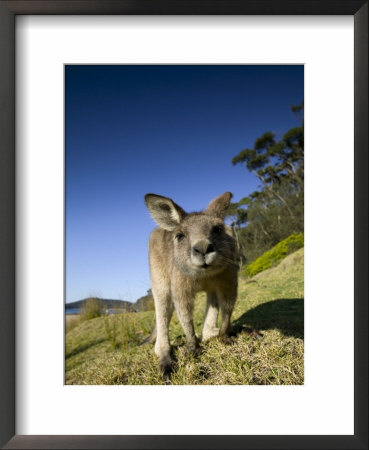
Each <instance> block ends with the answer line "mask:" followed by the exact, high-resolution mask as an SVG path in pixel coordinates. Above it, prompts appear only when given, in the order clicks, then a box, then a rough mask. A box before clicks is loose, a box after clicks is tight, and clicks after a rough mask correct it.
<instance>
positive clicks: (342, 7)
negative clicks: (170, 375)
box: [0, 0, 369, 449]
mask: <svg viewBox="0 0 369 450" xmlns="http://www.w3.org/2000/svg"><path fill="white" fill-rule="evenodd" d="M19 14H89V15H91V14H98V15H100V14H101V15H102V14H114V15H115V14H124V15H130V14H147V15H157V14H162V15H168V14H187V15H188V14H190V15H193V14H196V15H197V14H201V15H230V14H232V15H253V14H258V15H266V14H268V15H307V14H309V15H325V14H329V15H342V14H346V15H353V16H354V43H355V49H354V60H355V68H354V70H355V75H354V80H355V89H354V101H355V107H354V115H355V117H354V119H355V130H354V139H355V144H354V164H355V185H354V189H355V199H354V206H355V214H354V220H355V225H354V230H355V239H354V250H355V257H354V264H355V275H354V282H355V289H354V296H355V300H354V305H355V313H354V319H355V350H354V356H355V365H354V367H355V369H354V370H355V373H354V382H355V388H354V401H355V408H354V410H355V413H354V435H352V436H351V435H349V436H331V435H325V436H295V435H290V436H250V435H237V436H133V435H121V436H95V435H88V436H82V435H81V436H76V435H73V436H46V435H42V436H29V435H27V436H17V435H15V412H16V410H15V400H16V397H15V394H16V393H15V374H16V371H15V327H16V324H15V290H16V279H15V249H16V242H15V225H16V222H15V161H16V158H15V139H16V136H15V94H16V93H15V17H16V15H19ZM339 213H340V214H341V213H342V212H339ZM368 273H369V272H368V1H365V0H134V1H132V0H42V1H34V0H28V1H21V0H11V1H0V445H2V446H3V447H2V448H6V449H15V448H17V449H26V448H27V449H35V448H37V449H42V448H45V449H51V448H55V449H59V448H65V449H72V448H75V449H82V448H85V449H94V448H109V449H118V448H121V449H158V448H161V449H222V448H227V449H243V448H248V449H290V448H291V449H292V448H293V449H318V448H319V449H367V448H368ZM337 395H339V393H337Z"/></svg>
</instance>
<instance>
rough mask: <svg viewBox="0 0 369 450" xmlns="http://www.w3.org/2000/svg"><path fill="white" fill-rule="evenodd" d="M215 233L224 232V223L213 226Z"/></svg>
mask: <svg viewBox="0 0 369 450" xmlns="http://www.w3.org/2000/svg"><path fill="white" fill-rule="evenodd" d="M213 233H214V234H220V233H223V227H222V225H216V226H215V227H214V228H213Z"/></svg>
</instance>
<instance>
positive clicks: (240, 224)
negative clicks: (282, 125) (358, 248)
mask: <svg viewBox="0 0 369 450" xmlns="http://www.w3.org/2000/svg"><path fill="white" fill-rule="evenodd" d="M291 111H292V112H293V113H294V115H295V116H296V118H297V119H298V120H299V121H300V125H299V126H296V127H294V128H291V129H290V130H288V131H287V132H286V133H285V134H284V135H283V136H282V138H281V139H280V140H277V139H276V136H275V134H274V133H272V132H271V131H267V132H266V133H264V134H263V135H262V136H260V137H259V138H257V139H256V140H255V143H254V147H253V148H246V149H244V150H242V151H241V152H240V153H239V154H238V155H236V156H235V157H234V158H233V159H232V164H233V165H236V164H241V165H243V166H245V169H247V170H249V171H250V172H251V173H253V174H254V175H255V176H256V177H257V178H258V179H259V180H260V182H261V186H260V189H259V190H257V191H255V192H253V193H251V194H250V195H249V196H248V197H244V198H242V199H241V200H240V201H239V202H238V203H233V204H232V205H231V208H230V214H229V215H230V216H231V218H232V227H233V229H234V231H235V234H236V237H237V240H238V242H239V245H240V247H241V248H242V252H243V253H250V252H249V251H246V252H245V247H246V248H247V249H248V250H249V249H250V247H252V246H253V248H254V249H255V248H257V249H260V251H261V249H268V248H267V246H268V245H270V246H272V245H275V244H277V243H278V242H279V241H280V240H282V239H284V238H286V237H287V236H288V235H289V234H292V233H295V232H301V231H303V214H304V213H303V192H304V118H303V112H304V103H303V102H302V103H301V105H297V106H296V105H292V106H291ZM286 233H289V234H286ZM265 247H266V248H265ZM258 251H259V250H256V252H258ZM251 253H252V252H251ZM246 259H248V258H247V257H246Z"/></svg>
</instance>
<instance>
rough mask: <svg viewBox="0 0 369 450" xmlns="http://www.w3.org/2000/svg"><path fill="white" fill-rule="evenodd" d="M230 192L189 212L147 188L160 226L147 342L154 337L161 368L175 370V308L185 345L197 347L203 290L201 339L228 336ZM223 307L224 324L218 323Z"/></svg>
mask: <svg viewBox="0 0 369 450" xmlns="http://www.w3.org/2000/svg"><path fill="white" fill-rule="evenodd" d="M231 198H232V194H231V193H230V192H225V193H224V194H223V195H221V196H219V197H217V198H215V199H214V200H212V201H211V202H210V203H209V205H208V207H207V208H206V210H205V211H203V212H200V213H190V214H187V213H186V212H185V211H184V210H183V209H182V208H181V207H180V206H178V205H177V204H176V203H174V202H173V200H171V199H170V198H167V197H162V196H159V195H156V194H146V196H145V202H146V206H147V208H148V209H149V211H150V213H151V215H152V217H153V218H154V219H155V221H156V222H157V224H158V225H159V227H158V228H155V229H154V230H153V232H152V233H151V236H150V240H149V260H150V276H151V287H152V292H153V295H154V301H155V312H156V333H155V330H154V332H153V333H151V335H150V336H149V338H147V339H146V340H145V341H144V342H153V340H154V339H155V334H156V343H155V353H156V354H157V356H158V357H159V367H160V369H161V371H162V372H164V373H165V372H168V371H170V370H171V365H172V359H171V356H170V353H171V347H170V343H169V323H170V319H171V317H172V314H173V310H174V307H175V309H176V312H177V315H178V319H179V320H180V322H181V325H182V327H183V330H184V332H185V334H186V339H187V349H188V351H189V352H194V351H195V350H196V348H197V346H198V339H197V337H196V335H195V331H194V326H193V317H192V316H193V306H194V299H195V295H196V293H197V292H199V291H205V292H206V293H207V306H206V313H205V319H204V326H203V330H202V336H201V337H202V340H206V339H209V338H211V337H213V336H217V335H219V336H227V335H228V334H229V331H230V320H231V315H232V311H233V307H234V304H235V301H236V297H237V269H238V264H237V261H236V245H235V241H234V239H233V236H232V231H231V229H230V228H229V227H227V226H226V225H225V224H224V217H225V215H226V211H227V208H228V207H229V204H230V200H231ZM219 309H220V310H221V312H222V323H221V327H220V329H218V328H216V324H217V317H218V312H219Z"/></svg>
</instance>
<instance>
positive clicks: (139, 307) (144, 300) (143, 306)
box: [133, 290, 155, 311]
mask: <svg viewBox="0 0 369 450" xmlns="http://www.w3.org/2000/svg"><path fill="white" fill-rule="evenodd" d="M133 307H134V309H135V310H136V311H154V309H155V306H154V297H153V296H152V294H151V290H150V291H149V292H148V294H147V295H144V296H143V297H140V298H139V299H138V300H136V302H135V303H133Z"/></svg>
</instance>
